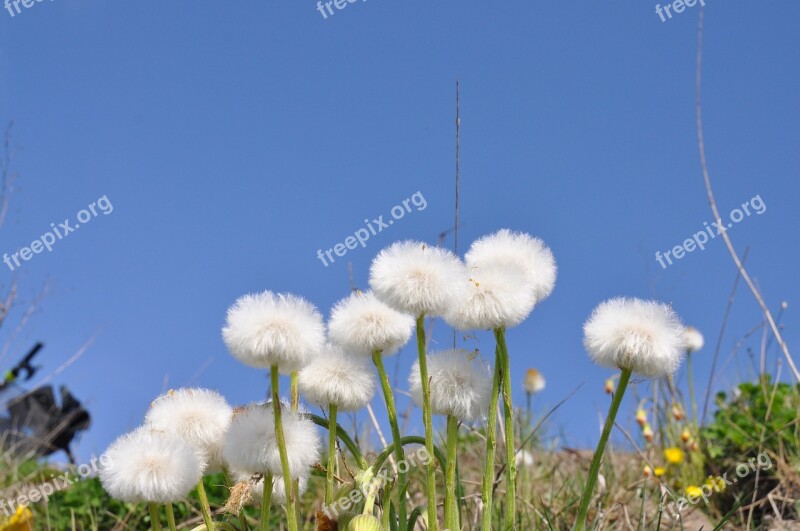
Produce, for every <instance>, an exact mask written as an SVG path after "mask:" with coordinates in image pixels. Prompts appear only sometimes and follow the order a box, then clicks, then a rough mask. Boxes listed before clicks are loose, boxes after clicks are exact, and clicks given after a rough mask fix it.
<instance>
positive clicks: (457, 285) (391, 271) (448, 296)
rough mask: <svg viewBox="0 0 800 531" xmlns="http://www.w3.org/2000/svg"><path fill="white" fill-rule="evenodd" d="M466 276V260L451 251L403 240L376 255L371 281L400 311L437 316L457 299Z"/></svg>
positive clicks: (444, 311) (376, 291) (380, 297)
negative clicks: (460, 258) (463, 260)
mask: <svg viewBox="0 0 800 531" xmlns="http://www.w3.org/2000/svg"><path fill="white" fill-rule="evenodd" d="M465 278H466V269H465V268H464V264H463V263H461V260H459V259H458V257H456V256H455V255H454V254H453V253H451V252H450V251H448V250H446V249H442V248H439V247H431V246H430V245H428V244H425V243H422V242H416V241H403V242H397V243H394V244H392V245H390V246H389V247H387V248H386V249H384V250H382V251H381V252H380V253H379V254H378V256H376V257H375V260H373V261H372V266H371V267H370V275H369V285H370V287H371V288H372V290H373V291H374V292H375V295H376V296H377V297H378V299H380V300H381V301H383V302H385V303H386V304H388V305H389V306H391V307H392V308H394V309H396V310H398V311H401V312H403V313H407V314H410V315H413V316H415V317H417V316H419V315H422V314H425V315H426V316H429V317H438V316H441V315H444V314H445V313H447V311H448V310H449V309H450V308H452V307H453V306H454V305H455V304H456V303H457V302H458V300H459V299H460V297H461V294H462V292H463V290H464V287H465V285H466V284H465Z"/></svg>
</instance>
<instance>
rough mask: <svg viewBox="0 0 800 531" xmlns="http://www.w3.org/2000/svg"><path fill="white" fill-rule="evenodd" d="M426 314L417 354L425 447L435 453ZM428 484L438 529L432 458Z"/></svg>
mask: <svg viewBox="0 0 800 531" xmlns="http://www.w3.org/2000/svg"><path fill="white" fill-rule="evenodd" d="M425 350H426V346H425V315H424V314H423V315H420V316H419V317H417V354H418V357H419V377H420V383H421V384H422V423H423V424H424V425H425V448H426V449H427V450H428V454H429V455H433V418H432V415H431V388H430V382H429V381H428V356H427V354H426V352H425ZM426 486H427V489H426V490H427V495H428V529H430V531H438V529H439V520H438V517H437V514H436V461H435V460H433V459H431V460H430V462H429V463H428V465H427V467H426Z"/></svg>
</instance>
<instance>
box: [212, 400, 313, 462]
mask: <svg viewBox="0 0 800 531" xmlns="http://www.w3.org/2000/svg"><path fill="white" fill-rule="evenodd" d="M281 414H282V419H281V421H282V422H281V423H282V425H283V434H284V441H285V442H286V453H287V457H288V460H289V473H290V474H291V475H292V476H293V477H300V476H301V475H302V474H303V473H305V472H306V471H307V470H308V469H309V467H311V466H312V465H313V464H314V463H316V462H317V460H319V448H320V438H319V435H318V434H317V429H316V426H315V425H314V423H313V422H312V421H311V420H309V419H308V418H306V416H305V415H303V414H302V413H292V411H291V409H290V408H288V407H286V406H285V405H284V406H283V407H282V408H281ZM273 415H274V412H273V411H272V404H263V405H262V404H254V405H251V406H247V407H246V408H243V409H242V410H237V411H235V412H234V415H233V421H232V422H231V426H230V429H228V434H227V436H226V437H225V445H224V446H223V449H222V455H223V457H224V459H225V462H226V463H228V465H229V466H230V467H231V468H232V469H236V470H241V471H244V472H250V473H263V472H270V473H272V474H273V475H276V476H278V475H281V474H282V469H281V459H280V450H279V448H278V442H277V438H276V435H275V422H274V416H273Z"/></svg>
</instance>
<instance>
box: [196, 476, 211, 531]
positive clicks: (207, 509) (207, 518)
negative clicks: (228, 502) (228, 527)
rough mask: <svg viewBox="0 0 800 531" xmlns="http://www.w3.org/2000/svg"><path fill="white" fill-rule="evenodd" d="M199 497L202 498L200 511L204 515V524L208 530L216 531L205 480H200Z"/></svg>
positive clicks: (198, 485)
mask: <svg viewBox="0 0 800 531" xmlns="http://www.w3.org/2000/svg"><path fill="white" fill-rule="evenodd" d="M197 497H198V498H200V510H201V512H202V513H203V522H205V524H206V529H208V531H214V520H212V519H211V506H210V505H209V504H208V496H207V495H206V487H205V486H204V485H203V478H200V482H199V483H198V484H197Z"/></svg>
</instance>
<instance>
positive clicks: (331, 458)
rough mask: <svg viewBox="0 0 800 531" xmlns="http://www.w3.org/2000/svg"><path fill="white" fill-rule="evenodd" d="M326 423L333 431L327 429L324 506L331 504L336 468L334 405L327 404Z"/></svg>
mask: <svg viewBox="0 0 800 531" xmlns="http://www.w3.org/2000/svg"><path fill="white" fill-rule="evenodd" d="M328 422H330V425H331V426H333V427H334V428H333V429H328V467H327V470H326V472H327V475H326V478H325V479H326V483H325V504H326V505H331V504H332V503H333V473H334V469H335V468H336V404H328Z"/></svg>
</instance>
